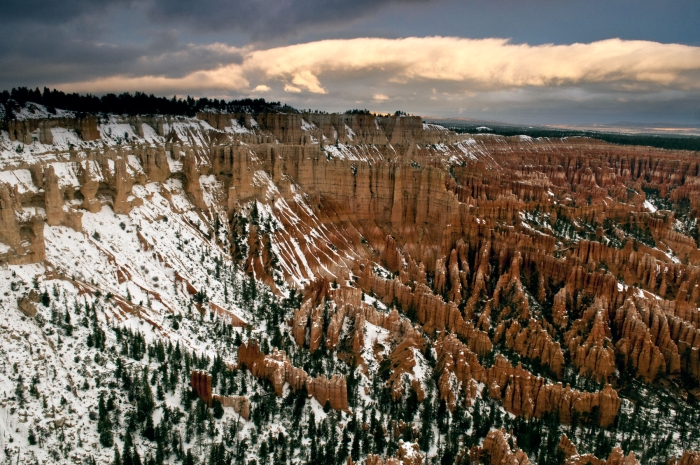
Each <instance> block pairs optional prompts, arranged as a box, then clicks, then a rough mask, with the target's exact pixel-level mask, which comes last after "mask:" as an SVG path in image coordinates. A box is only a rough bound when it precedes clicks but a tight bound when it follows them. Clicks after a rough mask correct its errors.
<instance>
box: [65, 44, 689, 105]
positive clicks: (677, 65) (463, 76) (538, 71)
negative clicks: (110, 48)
mask: <svg viewBox="0 0 700 465" xmlns="http://www.w3.org/2000/svg"><path fill="white" fill-rule="evenodd" d="M206 51H207V53H209V54H212V53H218V54H220V55H221V57H228V59H229V60H231V57H235V61H234V62H229V63H223V64H221V65H219V66H216V67H213V68H210V69H201V70H196V71H193V72H191V73H188V74H186V75H183V76H180V77H169V76H166V75H142V76H121V75H112V76H109V77H104V78H98V79H91V80H85V81H77V82H57V83H55V85H56V86H57V87H59V88H62V89H66V90H71V91H78V92H95V93H103V92H109V91H125V90H128V91H133V90H145V91H148V92H156V93H161V94H171V93H177V94H185V93H193V94H203V93H204V94H209V95H217V94H218V95H256V94H259V95H264V96H271V97H276V98H281V99H283V100H286V101H290V100H292V101H296V102H302V101H303V102H310V103H315V104H316V105H320V106H324V105H326V106H328V104H331V105H333V104H340V103H341V102H344V103H345V106H346V107H348V106H352V105H353V103H367V104H373V105H374V106H375V107H376V106H377V105H379V106H386V107H387V108H388V107H391V106H392V105H393V106H402V105H403V106H404V107H405V106H406V105H408V106H409V107H411V108H415V109H417V110H423V109H426V110H428V109H430V108H433V109H435V110H437V112H439V111H440V109H441V108H444V107H445V105H446V104H448V103H449V104H452V105H453V106H454V105H455V104H457V105H460V104H463V105H462V106H465V105H466V107H467V108H469V109H472V110H473V109H474V108H479V107H480V108H481V109H483V108H484V106H486V108H490V106H492V105H502V104H509V105H514V106H516V107H517V106H518V105H519V104H523V105H525V104H527V105H532V104H534V105H537V102H538V101H539V102H541V103H542V105H543V106H545V107H546V106H547V105H548V104H551V103H553V101H555V100H557V101H568V102H578V103H579V104H581V105H584V106H585V105H586V102H594V101H600V100H602V99H604V100H608V101H610V100H612V101H615V102H617V103H618V104H619V105H622V106H624V105H628V106H629V105H633V104H638V105H639V104H641V105H644V104H646V105H658V104H661V103H662V102H664V101H668V99H680V98H682V99H686V100H688V99H690V100H693V99H695V100H697V99H698V97H700V47H693V46H688V45H680V44H661V43H657V42H649V41H625V40H619V39H610V40H604V41H598V42H592V43H587V44H579V43H576V44H570V45H537V46H532V45H527V44H514V43H511V42H510V41H509V40H507V39H482V40H473V39H463V38H454V37H423V38H418V37H411V38H405V39H379V38H359V39H348V40H323V41H317V42H310V43H304V44H297V45H289V46H284V47H275V48H269V49H262V50H261V49H253V48H252V47H246V48H234V47H227V46H225V45H220V44H215V45H211V46H209V47H207V48H206ZM143 66H144V67H146V68H147V67H148V63H143ZM428 111H429V110H428Z"/></svg>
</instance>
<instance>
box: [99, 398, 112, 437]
mask: <svg viewBox="0 0 700 465" xmlns="http://www.w3.org/2000/svg"><path fill="white" fill-rule="evenodd" d="M97 411H98V419H97V433H98V434H99V435H100V444H102V447H112V445H114V438H113V437H112V420H111V419H110V418H109V411H108V409H107V406H106V405H105V399H104V393H101V394H100V400H99V403H98V407H97Z"/></svg>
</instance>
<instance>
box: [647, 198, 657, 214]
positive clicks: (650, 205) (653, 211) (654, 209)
mask: <svg viewBox="0 0 700 465" xmlns="http://www.w3.org/2000/svg"><path fill="white" fill-rule="evenodd" d="M644 208H646V209H647V210H649V211H650V212H651V213H656V210H657V208H656V207H655V206H654V205H652V203H651V202H649V201H648V200H645V201H644Z"/></svg>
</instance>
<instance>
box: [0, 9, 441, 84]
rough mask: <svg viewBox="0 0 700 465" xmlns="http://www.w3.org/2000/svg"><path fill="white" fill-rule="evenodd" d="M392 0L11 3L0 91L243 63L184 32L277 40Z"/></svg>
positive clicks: (0, 56)
mask: <svg viewBox="0 0 700 465" xmlns="http://www.w3.org/2000/svg"><path fill="white" fill-rule="evenodd" d="M397 1H398V0H380V1H377V0H358V1H348V0H342V1H339V0H336V1H323V0H303V1H290V0H281V1H279V0H278V1H275V0H259V1H242V0H232V1H224V0H202V1H191V0H148V1H145V2H143V1H142V2H138V1H135V0H96V1H92V0H66V1H61V2H58V1H55V0H29V1H25V0H9V1H8V2H5V4H4V5H3V6H2V8H1V9H0V23H2V24H3V33H2V34H0V88H8V87H12V86H17V85H28V86H41V85H43V84H44V83H46V82H69V81H75V80H79V81H84V80H91V79H97V78H100V77H104V76H110V75H114V74H120V75H125V76H139V75H158V76H164V77H179V76H182V75H185V74H187V73H190V72H193V71H195V70H201V69H212V68H215V67H217V66H222V65H226V64H230V63H238V62H240V60H241V57H240V55H238V54H237V53H236V52H235V51H232V50H231V49H230V48H222V47H211V46H197V45H192V44H189V43H188V41H187V40H184V39H182V37H183V36H187V37H188V38H189V37H191V34H195V35H197V34H208V33H211V32H212V31H222V32H225V33H231V32H238V33H242V34H244V35H245V36H247V37H249V38H251V39H253V40H264V39H276V38H280V37H282V36H285V35H288V34H290V33H295V32H301V31H304V30H314V29H315V30H318V29H327V28H330V27H332V26H333V25H334V24H337V23H338V22H344V23H347V22H348V21H351V20H353V19H357V18H360V17H363V16H367V15H371V14H373V13H375V12H377V11H378V10H380V9H382V8H383V7H385V6H387V5H389V4H391V3H397ZM420 1H422V0H409V2H408V3H417V2H420ZM426 1H427V0H426ZM404 3H406V2H404Z"/></svg>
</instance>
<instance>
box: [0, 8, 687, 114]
mask: <svg viewBox="0 0 700 465" xmlns="http://www.w3.org/2000/svg"><path fill="white" fill-rule="evenodd" d="M0 23H1V24H3V33H2V34H0V88H2V89H10V88H12V87H16V86H28V87H37V86H38V87H40V88H43V87H44V86H47V87H50V88H58V89H61V90H64V91H70V92H80V93H87V92H89V93H93V94H98V95H99V94H104V93H107V92H117V93H119V92H125V91H129V92H134V91H143V92H148V93H154V94H156V95H166V96H172V95H178V96H186V95H191V96H194V97H204V96H206V97H216V98H225V99H234V98H241V97H254V98H258V97H262V98H265V99H266V100H274V101H281V102H283V103H288V104H290V105H292V106H294V107H296V108H300V109H307V108H311V109H321V110H326V111H344V110H347V109H353V108H360V109H369V110H371V111H377V112H393V111H396V110H402V111H406V112H408V113H412V114H416V115H423V116H425V117H427V118H464V119H474V120H479V121H501V122H509V123H518V124H618V123H623V122H624V123H633V124H659V125H661V124H674V125H686V126H700V26H698V25H700V2H698V1H697V0H692V1H691V0H667V1H664V2H661V1H658V0H604V1H603V0H587V1H581V0H579V1H571V0H490V1H488V0H461V1H457V0H454V1H453V0H352V1H350V0H298V1H291V0H248V1H242V0H147V1H136V0H64V1H61V2H57V1H55V0H5V1H4V2H3V6H2V7H1V8H0Z"/></svg>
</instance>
